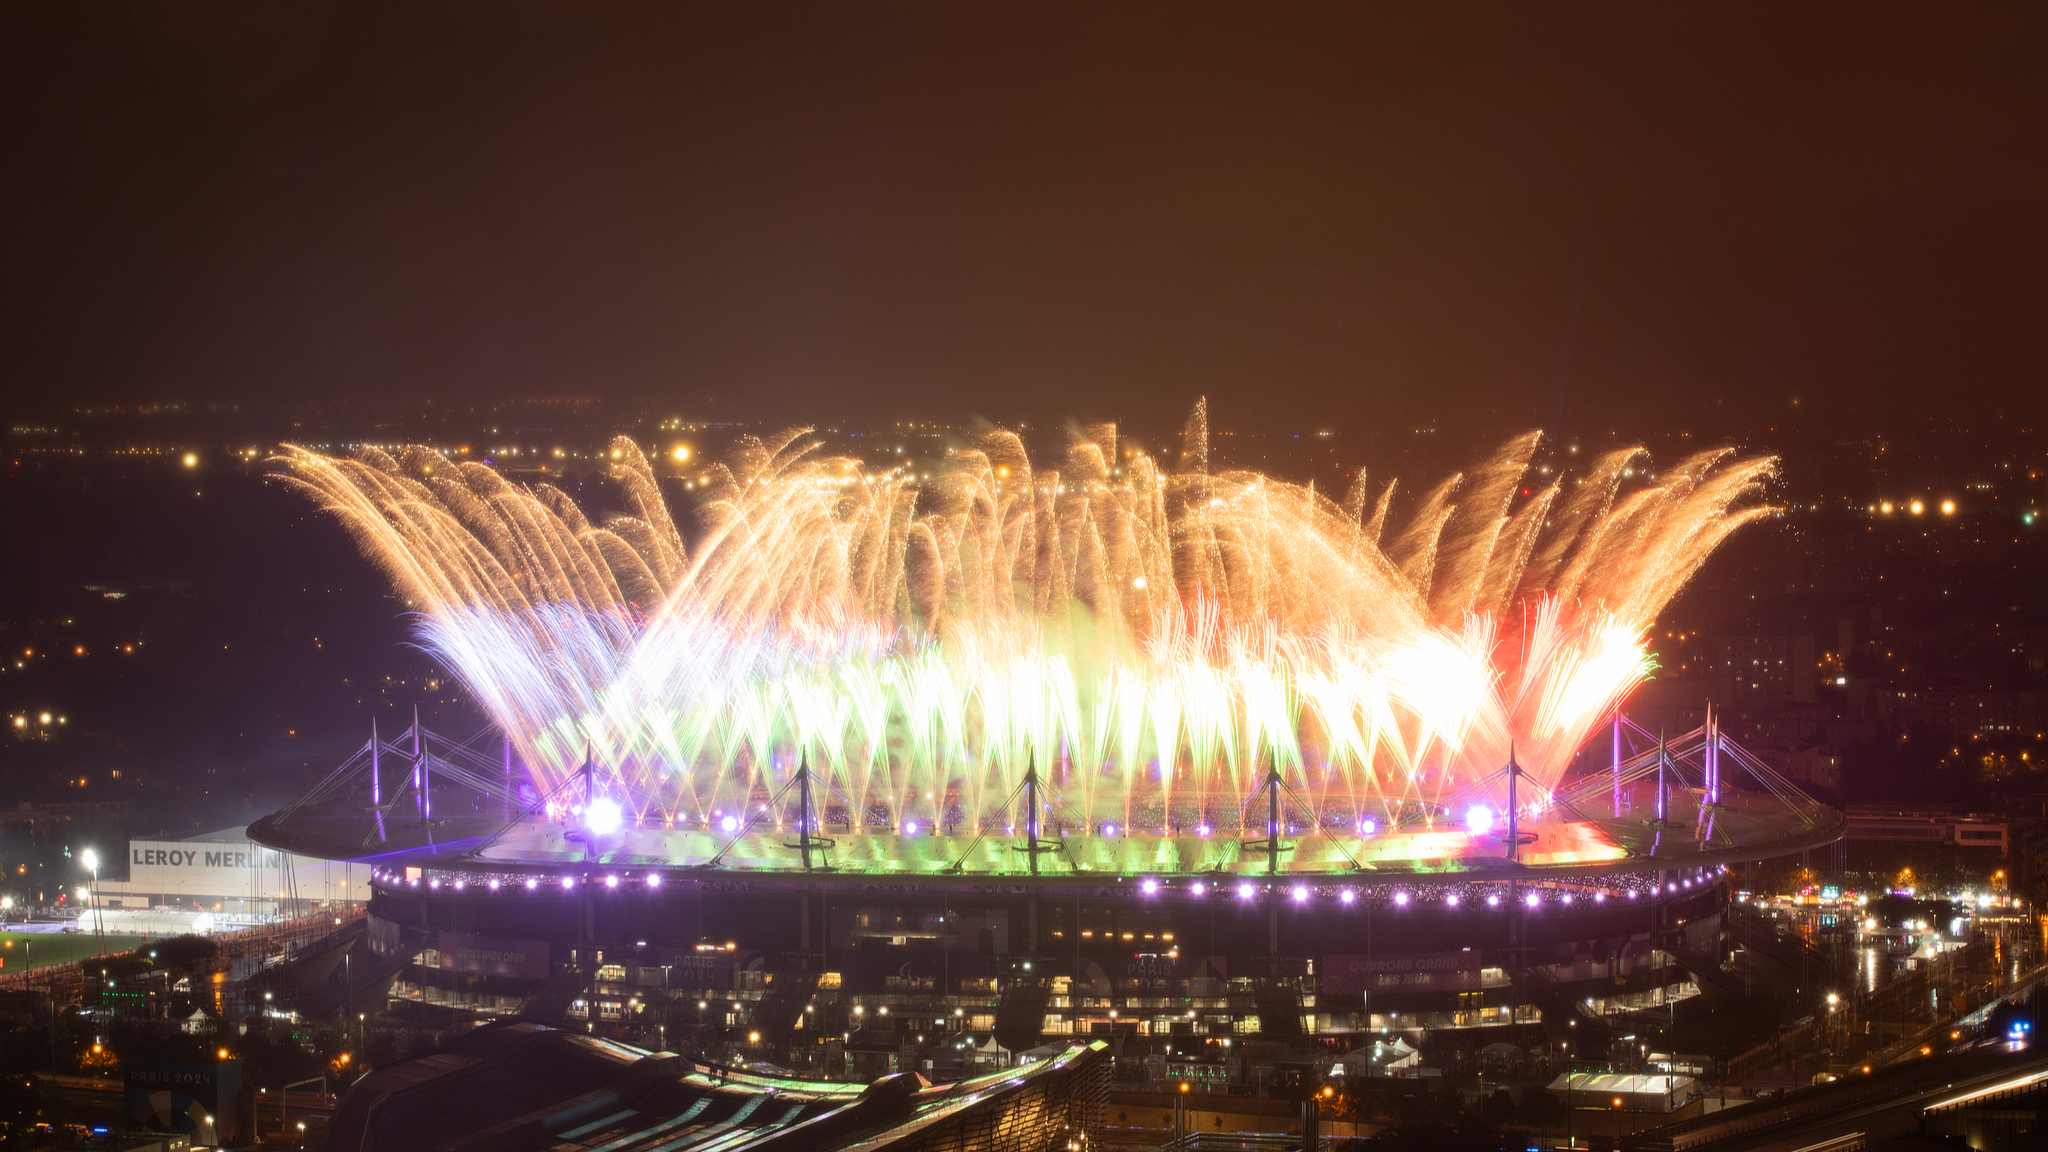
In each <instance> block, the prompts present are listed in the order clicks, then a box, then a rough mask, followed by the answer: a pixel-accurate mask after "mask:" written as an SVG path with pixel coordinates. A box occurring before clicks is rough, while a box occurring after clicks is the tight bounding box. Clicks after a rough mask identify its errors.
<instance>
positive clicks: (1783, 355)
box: [0, 2, 2048, 435]
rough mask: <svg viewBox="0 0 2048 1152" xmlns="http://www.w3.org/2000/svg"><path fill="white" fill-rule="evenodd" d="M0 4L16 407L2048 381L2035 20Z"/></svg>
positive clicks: (1070, 402) (1779, 402) (1123, 404)
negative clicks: (2, 9) (2047, 375)
mask: <svg viewBox="0 0 2048 1152" xmlns="http://www.w3.org/2000/svg"><path fill="white" fill-rule="evenodd" d="M0 21H4V22H5V27H6V30H7V33H8V34H7V35H6V36H5V37H0V44H4V45H5V47H4V48H0V53H5V58H4V60H5V67H4V68H0V76H4V78H0V107H4V108H5V109H6V110H7V113H6V115H5V117H4V119H0V141H4V146H5V147H6V148H7V150H8V152H9V154H10V155H11V156H12V157H13V158H14V161H15V162H14V164H13V165H12V168H13V173H14V179H13V180H11V181H9V182H8V184H7V186H6V187H5V188H0V206H4V208H5V211H6V214H7V218H8V219H9V220H10V222H11V226H10V228H9V232H10V234H11V241H12V242H11V244H10V245H9V257H10V265H11V268H12V270H13V273H14V275H12V276H11V277H10V278H9V284H10V287H9V289H8V292H7V296H6V299H5V302H4V307H0V347H5V348H6V349H7V350H8V351H7V352H6V353H4V357H5V359H4V361H0V363H4V364H5V366H6V368H7V375H8V377H9V380H10V388H9V389H8V394H9V397H10V403H9V404H8V407H9V408H10V410H11V411H13V412H15V413H17V414H19V413H28V412H46V411H49V410H51V409H52V408H56V409H60V410H61V409H64V408H68V407H71V406H75V405H78V404H87V403H133V402H136V401H145V400H162V399H173V398H176V399H188V400H193V401H198V402H204V401H224V402H242V403H255V402H263V401H268V400H277V399H301V398H319V397H334V398H340V397H353V398H360V399H362V400H364V401H367V402H370V403H372V404H384V403H389V402H392V401H396V400H400V399H403V398H409V397H433V398H435V399H437V400H438V401H440V402H443V403H449V404H466V403H478V402H490V401H493V400H496V399H502V398H508V397H536V396H597V397H604V398H608V399H611V400H613V401H616V402H620V403H652V404H660V405H663V406H665V407H670V408H673V409H674V410H676V411H677V412H678V413H680V414H686V415H688V416H690V417H692V418H697V419H721V418H723V419H739V420H746V421H754V422H770V423H772V422H777V421H792V420H795V421H805V422H809V421H820V422H825V421H834V420H844V419H850V418H856V417H858V418H870V419H892V418H902V417H907V416H915V417H920V418H932V417H936V418H944V419H956V420H958V419H967V418H971V417H976V416H981V417H986V418H989V419H993V420H997V421H1001V422H1016V421H1031V422H1034V423H1039V424H1047V423H1052V422H1057V421H1062V420H1065V419H1067V418H1076V419H1084V420H1085V419H1118V420H1123V421H1125V422H1138V423H1151V422H1158V423H1162V424H1172V423H1177V421H1178V420H1179V419H1180V418H1181V416H1182V414H1184V413H1185V411H1186V409H1187V407H1188V405H1189V404H1190V403H1191V402H1192V400H1193V399H1194V398H1195V397H1196V396H1198V395H1207V396H1208V397H1209V398H1210V401H1211V403H1212V405H1213V406H1214V408H1215V409H1216V410H1217V411H1218V412H1220V413H1232V412H1235V413H1240V414H1242V415H1240V416H1238V417H1237V419H1239V420H1242V421H1244V422H1246V423H1248V424H1249V423H1252V422H1263V423H1266V424H1269V425H1271V426H1273V427H1275V428H1277V427H1280V426H1283V425H1287V424H1310V423H1315V422H1331V423H1335V424H1338V425H1341V426H1343V427H1345V428H1347V429H1350V430H1358V429H1365V428H1370V427H1377V426H1380V425H1385V424H1389V423H1392V424H1399V423H1402V422H1411V421H1417V420H1422V421H1428V420H1436V419H1443V420H1451V421H1467V420H1472V419H1474V418H1475V417H1477V418H1481V419H1485V420H1490V421H1492V422H1494V423H1497V424H1500V425H1502V426H1506V425H1518V426H1523V427H1527V426H1544V427H1547V428H1550V429H1551V430H1552V431H1554V432H1556V433H1558V434H1560V435H1575V434H1588V433H1592V432H1597V431H1604V430H1605V426H1607V425H1611V424H1620V425H1623V426H1626V427H1628V428H1631V429H1635V430H1637V431H1636V433H1635V434H1637V435H1644V434H1648V432H1649V431H1651V430H1654V429H1657V428H1660V427H1665V426H1669V425H1672V424H1674V423H1683V422H1699V421H1713V422H1716V423H1723V424H1724V425H1725V426H1726V427H1727V428H1728V429H1730V430H1734V429H1739V428H1742V427H1746V426H1769V425H1771V424H1773V423H1776V422H1778V421H1780V420H1782V419H1785V418H1789V417H1792V416H1794V415H1795V414H1796V413H1797V412H1798V411H1799V410H1798V409H1795V408H1794V407H1793V402H1794V401H1795V400H1796V401H1798V402H1799V403H1800V404H1801V405H1803V406H1804V410H1805V411H1809V412H1814V411H1817V412H1818V413H1821V414H1822V415H1821V416H1820V417H1819V418H1820V419H1823V420H1835V419H1844V418H1864V417H1869V418H1871V419H1873V420H1880V419H1883V418H1884V417H1885V416H1886V415H1896V416H1903V417H1908V418H1910V417H1912V416H1915V415H1933V414H1938V413H1948V414H1954V415H1955V416H1957V417H1958V418H1961V419H1965V420H1981V419H1982V418H1984V417H1986V416H1989V415H1992V414H1996V413H2005V414H2008V415H2009V416H2011V417H2012V418H2013V419H2015V420H2021V421H2025V422H2031V421H2033V420H2036V419H2038V418H2039V417H2040V416H2041V414H2042V411H2041V409H2042V406H2041V401H2040V399H2039V397H2040V396H2041V395H2042V394H2043V390H2042V389H2041V388H2040V382H2041V380H2042V379H2043V376H2044V369H2048V342H2044V341H2043V340H2042V339H2041V336H2042V323H2043V321H2042V319H2041V317H2042V316H2043V315H2048V277H2044V273H2043V269H2044V268H2048V259H2044V257H2048V154H2044V149H2048V145H2044V144H2043V141H2048V87H2044V86H2043V85H2041V84H2040V83H2039V82H2038V80H2039V76H2038V68H2037V67H2035V66H2034V65H2033V62H2032V57H2031V55H2030V54H2031V52H2032V45H2034V44H2038V43H2039V42H2040V40H2041V36H2042V33H2043V32H2048V13H2043V12H2041V11H2040V10H2038V9H2025V8H2019V7H2014V8H2005V9H1995V8H1982V9H1975V10H1972V11H1971V12H1969V13H1968V14H1967V15H1959V14H1957V13H1953V12H1936V11H1933V10H1925V9H1919V8H1914V7H1910V6H1904V5H1878V6H1874V7H1873V6H1858V7H1853V8H1852V7H1847V6H1842V7H1828V6H1821V7H1814V8H1808V9H1802V10H1800V11H1797V12H1787V11H1784V10H1781V9H1771V8H1764V7H1755V8H1747V9H1721V10H1716V11H1713V12H1710V13H1709V12H1698V13H1694V12H1684V13H1681V12H1673V11H1668V10H1655V11H1642V10H1639V11H1624V10H1618V9H1606V8H1599V7H1589V6H1575V7H1566V8H1547V9H1543V10H1541V11H1534V10H1517V9H1511V8H1500V9H1493V10H1465V11H1463V12H1455V13H1454V12H1446V11H1443V10H1441V9H1439V8H1437V7H1435V6H1410V7H1405V8H1375V9H1373V10H1370V11H1363V10H1357V9H1351V8H1341V7H1335V6H1328V7H1325V6H1312V5H1303V6H1294V7H1285V8H1277V9H1276V8H1261V9H1258V10H1256V11H1253V10H1241V9H1233V8H1229V7H1222V6H1218V7H1206V8H1191V7H1189V6H1185V5H1171V6H1125V7H1121V8H1117V9H1113V10H1101V9H1094V8H1082V7H1066V8H1047V7H1046V6H1043V5H1032V6H1017V7H1005V8H990V7H979V8H974V9H950V8H940V7H919V6H906V5H899V6H860V7H853V8H829V7H802V6H793V5H780V6H749V7H746V8H730V7H714V6H699V7H692V8H673V7H644V8H636V7H625V8H609V9H605V10H602V11H598V10H590V9H573V8H557V7H545V6H541V7H527V8H517V9H511V8H505V7H502V6H487V7H460V6H426V7H422V6H419V5H389V4H375V3H365V4H346V5H339V4H337V5H301V6H290V7H285V6H279V7H248V8H236V7H233V6H210V5H203V4H196V3H178V2H166V3H159V4H152V5H147V6H135V7H128V6H105V7H96V8H79V7H75V6H42V5H20V6H15V7H12V8H10V9H9V10H8V11H7V12H6V13H5V14H4V15H0ZM1716 434H1724V433H1719V432H1717V433H1716Z"/></svg>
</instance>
